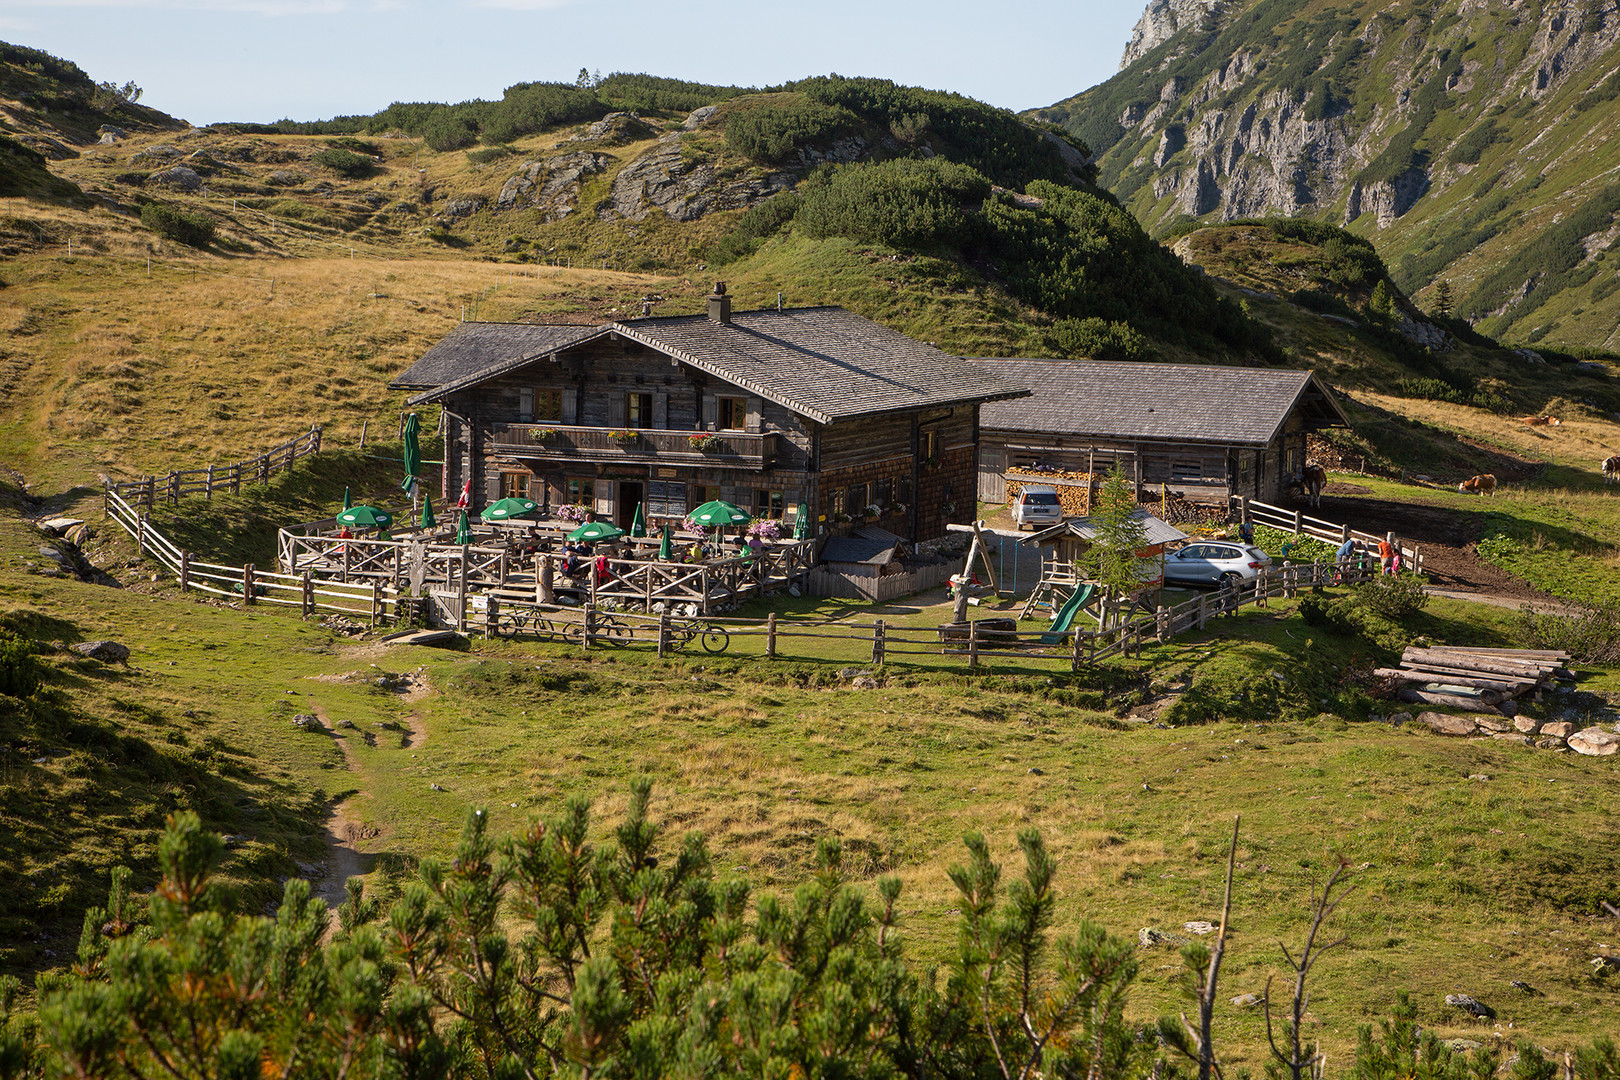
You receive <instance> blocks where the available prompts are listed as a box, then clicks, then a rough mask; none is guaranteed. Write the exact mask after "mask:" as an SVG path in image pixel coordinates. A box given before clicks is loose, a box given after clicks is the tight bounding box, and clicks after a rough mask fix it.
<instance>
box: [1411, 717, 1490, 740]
mask: <svg viewBox="0 0 1620 1080" xmlns="http://www.w3.org/2000/svg"><path fill="white" fill-rule="evenodd" d="M1418 723H1420V724H1427V725H1429V730H1431V731H1433V732H1434V733H1435V734H1436V735H1472V734H1474V732H1476V731H1478V730H1479V725H1478V724H1476V723H1474V719H1473V717H1470V716H1448V715H1446V714H1445V713H1437V712H1426V713H1422V714H1420V715H1419V716H1418Z"/></svg>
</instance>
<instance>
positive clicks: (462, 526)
mask: <svg viewBox="0 0 1620 1080" xmlns="http://www.w3.org/2000/svg"><path fill="white" fill-rule="evenodd" d="M456 543H458V544H470V543H472V528H471V527H470V526H469V525H468V524H467V511H465V510H463V511H462V512H461V520H460V521H458V522H457V523H456Z"/></svg>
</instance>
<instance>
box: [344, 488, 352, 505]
mask: <svg viewBox="0 0 1620 1080" xmlns="http://www.w3.org/2000/svg"><path fill="white" fill-rule="evenodd" d="M353 505H354V503H353V502H351V501H349V489H348V488H344V489H343V509H345V510H347V509H348V508H349V507H351V506H353Z"/></svg>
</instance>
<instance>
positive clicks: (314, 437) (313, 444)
mask: <svg viewBox="0 0 1620 1080" xmlns="http://www.w3.org/2000/svg"><path fill="white" fill-rule="evenodd" d="M309 434H310V440H309V452H310V453H312V454H318V453H320V452H321V425H319V424H316V425H315V426H314V427H312V428H310V430H309Z"/></svg>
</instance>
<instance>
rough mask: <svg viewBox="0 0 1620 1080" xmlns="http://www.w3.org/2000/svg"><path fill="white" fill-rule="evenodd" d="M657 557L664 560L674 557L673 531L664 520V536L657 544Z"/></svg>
mask: <svg viewBox="0 0 1620 1080" xmlns="http://www.w3.org/2000/svg"><path fill="white" fill-rule="evenodd" d="M658 557H659V558H660V559H662V560H663V561H664V562H669V561H670V560H672V559H674V558H675V533H674V530H672V529H671V528H670V527H669V522H667V521H666V522H664V538H663V540H661V541H660V542H659V544H658Z"/></svg>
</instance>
